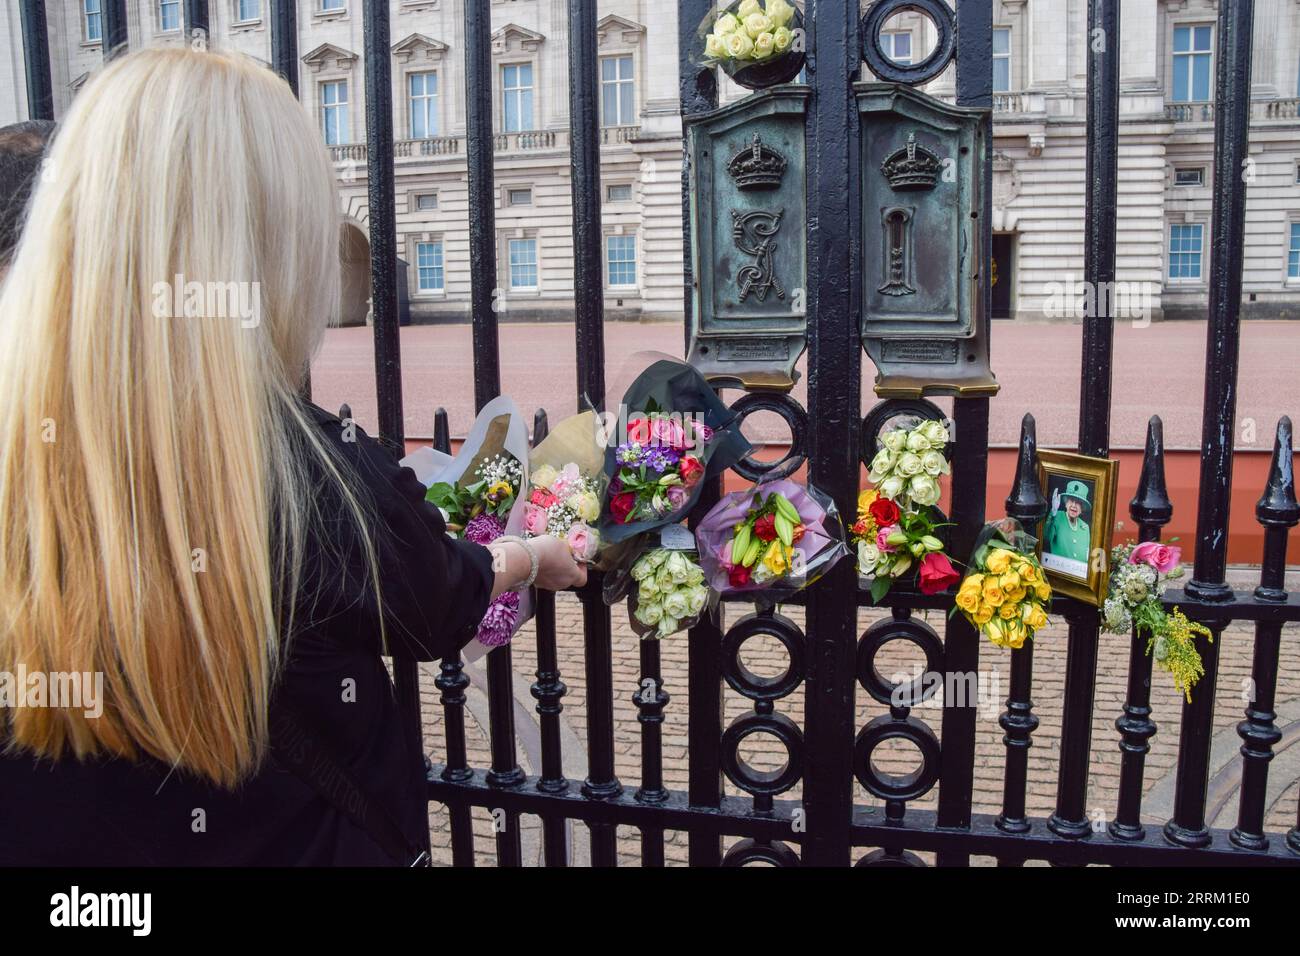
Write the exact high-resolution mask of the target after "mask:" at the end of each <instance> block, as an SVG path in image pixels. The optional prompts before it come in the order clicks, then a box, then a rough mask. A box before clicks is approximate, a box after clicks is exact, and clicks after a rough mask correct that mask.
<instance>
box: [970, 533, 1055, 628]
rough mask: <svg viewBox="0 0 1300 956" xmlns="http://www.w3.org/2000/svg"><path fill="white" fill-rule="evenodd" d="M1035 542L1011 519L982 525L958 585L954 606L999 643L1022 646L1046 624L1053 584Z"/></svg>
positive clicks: (976, 626)
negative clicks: (1038, 556) (972, 552)
mask: <svg viewBox="0 0 1300 956" xmlns="http://www.w3.org/2000/svg"><path fill="white" fill-rule="evenodd" d="M1034 544H1035V542H1034V539H1033V538H1032V537H1030V536H1029V535H1028V534H1026V533H1025V532H1024V530H1023V529H1021V527H1020V524H1019V522H1017V521H1015V520H1014V519H1012V518H1007V519H1005V520H1003V521H999V522H995V523H993V524H988V525H985V527H984V531H983V532H982V533H981V535H980V538H979V541H978V543H977V544H976V546H975V552H974V554H972V555H971V559H970V563H969V564H968V565H967V571H966V576H965V577H964V578H962V582H961V585H960V586H959V587H958V588H957V597H956V599H955V603H956V607H955V608H954V611H960V612H961V613H962V614H963V615H965V617H966V619H967V620H968V621H970V622H971V624H973V625H975V628H976V629H977V630H979V631H980V632H981V633H983V634H984V635H985V636H986V637H987V638H988V639H989V640H990V641H992V642H993V643H994V644H996V645H997V646H998V647H1010V648H1018V647H1023V646H1024V644H1025V640H1026V639H1027V638H1033V636H1034V632H1035V631H1036V630H1038V629H1039V628H1040V627H1044V626H1046V625H1047V609H1048V608H1050V607H1051V606H1052V588H1051V586H1050V585H1049V584H1048V583H1047V579H1046V577H1044V575H1043V568H1042V565H1040V564H1039V563H1038V558H1037V557H1036V556H1035V555H1034Z"/></svg>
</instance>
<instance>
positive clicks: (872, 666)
mask: <svg viewBox="0 0 1300 956" xmlns="http://www.w3.org/2000/svg"><path fill="white" fill-rule="evenodd" d="M891 641H908V642H910V643H912V644H915V645H916V646H917V647H919V648H920V649H921V652H922V653H923V654H924V655H925V673H924V674H922V675H920V676H919V677H916V678H914V679H913V680H911V681H908V682H907V684H899V683H894V682H892V681H889V680H886V679H885V677H884V676H883V675H882V674H881V673H880V670H879V669H878V668H877V667H876V655H877V654H879V653H880V649H881V648H882V647H884V646H885V645H886V644H888V643H890V642H891ZM942 673H943V641H941V640H940V639H939V635H938V633H937V632H936V631H935V629H934V628H932V627H931V626H930V625H929V624H926V623H925V622H924V621H920V620H917V619H915V618H910V617H909V618H888V617H887V618H884V619H883V620H879V621H877V622H876V623H875V624H872V625H871V626H870V627H869V628H867V631H866V633H865V634H863V635H862V640H860V641H859V642H858V660H857V677H858V683H859V684H861V685H862V689H863V690H865V691H866V692H867V693H868V694H870V695H871V696H872V698H873V699H874V700H876V701H877V702H879V703H881V704H884V705H885V706H887V707H915V706H916V705H917V704H919V703H921V702H922V701H926V700H929V699H930V698H932V697H934V695H935V694H936V693H938V691H939V687H940V684H939V683H931V684H930V686H929V687H928V688H927V687H926V683H927V682H926V675H927V674H942Z"/></svg>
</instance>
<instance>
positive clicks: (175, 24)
mask: <svg viewBox="0 0 1300 956" xmlns="http://www.w3.org/2000/svg"><path fill="white" fill-rule="evenodd" d="M180 28H181V0H158V29H159V30H162V31H163V32H164V33H170V32H172V31H174V30H179V29H180Z"/></svg>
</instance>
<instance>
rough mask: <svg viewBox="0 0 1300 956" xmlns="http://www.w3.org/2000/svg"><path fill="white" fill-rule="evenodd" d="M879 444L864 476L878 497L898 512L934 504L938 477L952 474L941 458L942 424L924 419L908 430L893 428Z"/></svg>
mask: <svg viewBox="0 0 1300 956" xmlns="http://www.w3.org/2000/svg"><path fill="white" fill-rule="evenodd" d="M880 444H881V447H880V450H879V451H877V452H876V457H874V458H872V459H871V466H870V470H869V471H868V472H867V480H868V481H870V482H871V483H872V484H873V485H875V486H876V487H877V488H878V489H879V491H880V494H881V495H882V496H883V497H885V498H888V499H889V500H890V501H892V502H894V503H895V504H897V505H898V506H899V507H900V508H907V507H910V506H912V505H920V506H921V507H930V506H932V505H936V504H938V503H939V496H940V488H939V476H940V475H947V474H951V473H952V466H950V465H949V464H948V459H947V458H945V457H944V454H943V450H944V448H945V447H946V446H947V444H948V429H947V427H946V426H945V425H944V423H943V422H937V421H934V420H932V419H926V420H925V421H922V422H920V423H918V424H917V425H915V426H913V427H912V428H895V429H893V430H891V431H888V432H886V433H885V434H884V435H882V436H881V438H880Z"/></svg>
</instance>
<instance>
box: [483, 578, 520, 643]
mask: <svg viewBox="0 0 1300 956" xmlns="http://www.w3.org/2000/svg"><path fill="white" fill-rule="evenodd" d="M518 617H519V592H518V591H506V592H504V593H503V594H502V595H501V596H500V597H498V598H497V599H496V600H495V601H493V602H492V603H491V604H489V605H488V609H487V613H486V614H484V615H483V620H481V621H479V625H478V634H477V635H476V636H477V638H478V642H479V643H480V644H482V645H483V646H485V647H501V646H502V645H503V644H509V643H510V638H511V636H512V635H513V634H514V630H515V620H516V619H517V618H518Z"/></svg>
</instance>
